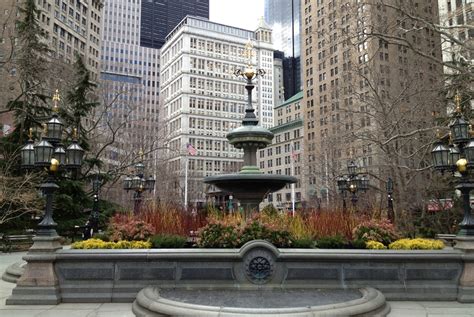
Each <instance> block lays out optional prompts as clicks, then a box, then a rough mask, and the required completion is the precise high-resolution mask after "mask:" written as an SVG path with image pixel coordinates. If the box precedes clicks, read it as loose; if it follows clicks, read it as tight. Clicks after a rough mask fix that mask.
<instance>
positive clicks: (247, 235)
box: [240, 220, 293, 248]
mask: <svg viewBox="0 0 474 317" xmlns="http://www.w3.org/2000/svg"><path fill="white" fill-rule="evenodd" d="M240 240H241V245H243V244H245V243H246V242H248V241H252V240H266V241H268V242H270V243H272V244H273V245H275V246H276V247H279V248H287V247H290V246H291V245H292V242H293V241H292V239H291V235H290V233H289V232H288V231H286V230H280V229H278V228H271V227H269V226H267V225H265V224H263V223H261V222H260V221H258V220H252V221H250V222H249V223H247V224H246V226H245V227H244V228H243V230H242V233H241V238H240Z"/></svg>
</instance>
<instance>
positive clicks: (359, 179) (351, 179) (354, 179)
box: [336, 160, 369, 212]
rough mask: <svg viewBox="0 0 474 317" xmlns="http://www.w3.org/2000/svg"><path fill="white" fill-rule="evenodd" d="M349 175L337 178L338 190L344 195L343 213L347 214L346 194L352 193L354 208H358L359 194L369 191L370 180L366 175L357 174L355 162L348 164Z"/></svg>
mask: <svg viewBox="0 0 474 317" xmlns="http://www.w3.org/2000/svg"><path fill="white" fill-rule="evenodd" d="M347 172H348V173H347V174H346V175H341V176H339V177H338V178H337V180H336V181H337V189H338V190H339V191H340V193H341V194H342V211H343V212H346V211H347V207H346V193H350V195H351V202H352V205H353V207H354V208H355V207H356V204H357V201H358V200H359V198H358V197H357V192H359V191H364V192H365V191H367V190H368V189H369V179H368V178H367V176H366V175H362V174H358V173H357V165H356V164H355V162H354V161H353V160H351V161H350V162H349V163H348V164H347Z"/></svg>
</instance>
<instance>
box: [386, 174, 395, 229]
mask: <svg viewBox="0 0 474 317" xmlns="http://www.w3.org/2000/svg"><path fill="white" fill-rule="evenodd" d="M392 195H393V180H392V178H391V177H389V178H388V180H387V204H388V206H387V216H388V219H389V220H390V221H391V222H392V223H393V221H394V220H395V213H394V211H393V197H392Z"/></svg>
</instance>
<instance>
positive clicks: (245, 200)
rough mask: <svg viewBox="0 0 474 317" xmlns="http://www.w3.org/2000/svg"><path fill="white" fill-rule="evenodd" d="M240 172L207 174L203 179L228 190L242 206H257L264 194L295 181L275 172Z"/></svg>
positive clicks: (291, 177)
mask: <svg viewBox="0 0 474 317" xmlns="http://www.w3.org/2000/svg"><path fill="white" fill-rule="evenodd" d="M245 171H246V169H245V168H243V169H242V172H241V173H237V174H224V175H216V176H208V177H206V178H205V179H204V182H205V183H206V184H211V185H215V186H217V187H218V188H220V189H222V190H224V191H227V192H230V193H232V194H233V195H234V198H237V199H238V200H239V201H240V203H241V205H243V206H244V208H247V209H252V208H258V204H259V203H260V202H261V201H262V200H263V198H264V197H265V195H266V194H268V193H270V192H274V191H277V190H280V189H282V188H283V187H285V185H286V184H292V183H296V181H297V179H296V178H295V177H293V176H286V175H275V174H257V173H248V174H247V173H245Z"/></svg>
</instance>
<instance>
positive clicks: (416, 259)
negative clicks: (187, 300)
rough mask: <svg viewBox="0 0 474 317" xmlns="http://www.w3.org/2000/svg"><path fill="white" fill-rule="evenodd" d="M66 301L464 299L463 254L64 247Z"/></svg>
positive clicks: (58, 264) (260, 245) (259, 245)
mask: <svg viewBox="0 0 474 317" xmlns="http://www.w3.org/2000/svg"><path fill="white" fill-rule="evenodd" d="M54 268H55V272H56V275H57V277H58V281H59V286H58V287H59V292H60V297H61V301H62V302H132V301H133V300H134V299H135V297H136V294H137V293H138V292H139V291H140V290H141V289H143V288H144V287H146V286H149V285H151V286H159V287H160V288H171V287H185V288H206V289H216V288H226V289H229V288H233V289H253V288H281V287H285V288H326V287H327V288H352V287H364V286H371V287H374V288H376V289H378V290H380V291H382V293H383V294H384V295H385V297H386V298H387V299H388V300H456V299H457V296H458V284H459V278H460V276H461V274H462V271H463V252H461V251H460V250H453V249H446V250H435V251H398V250H397V251H395V250H322V249H277V248H275V247H274V246H273V245H271V244H269V243H267V242H264V241H252V242H249V243H247V244H246V245H245V246H243V247H242V248H241V249H151V250H60V251H58V252H56V260H55V263H54Z"/></svg>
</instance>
